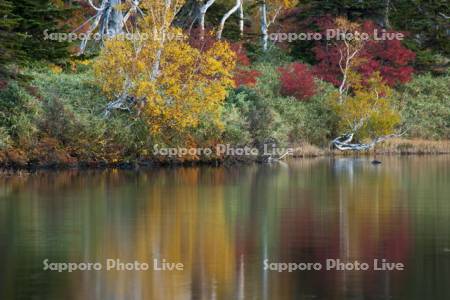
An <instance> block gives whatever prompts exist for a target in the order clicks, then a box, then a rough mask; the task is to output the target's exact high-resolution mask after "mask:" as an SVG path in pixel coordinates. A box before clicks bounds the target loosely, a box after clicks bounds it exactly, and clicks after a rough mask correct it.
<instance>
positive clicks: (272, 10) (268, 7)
mask: <svg viewBox="0 0 450 300" xmlns="http://www.w3.org/2000/svg"><path fill="white" fill-rule="evenodd" d="M296 4H297V0H259V18H260V31H261V40H262V42H261V43H262V49H263V51H267V49H268V46H269V27H270V26H271V25H272V24H273V23H275V21H276V19H277V17H278V16H279V15H280V13H281V12H282V11H283V10H284V9H289V8H292V7H294V6H295V5H296Z"/></svg>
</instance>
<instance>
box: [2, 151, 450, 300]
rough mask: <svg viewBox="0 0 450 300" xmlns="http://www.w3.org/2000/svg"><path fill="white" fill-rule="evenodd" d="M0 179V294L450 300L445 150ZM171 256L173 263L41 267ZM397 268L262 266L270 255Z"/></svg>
mask: <svg viewBox="0 0 450 300" xmlns="http://www.w3.org/2000/svg"><path fill="white" fill-rule="evenodd" d="M382 159H383V164H382V165H380V166H372V165H371V164H370V162H369V161H368V160H366V159H345V158H342V159H336V160H331V159H311V160H306V159H305V160H297V161H291V162H289V163H288V164H275V165H258V166H238V167H230V168H223V167H220V168H212V167H201V168H177V169H160V170H148V171H139V172H137V171H136V172H135V171H116V170H110V171H64V172H40V173H37V174H34V175H30V176H26V177H8V178H0V299H156V300H159V299H161V300H166V299H169V300H170V299H226V300H229V299H255V300H259V299H276V300H278V299H280V300H284V299H408V300H410V299H421V300H425V299H437V300H441V299H442V300H447V299H450V157H448V156H440V157H392V158H388V157H383V158H382ZM108 258H112V259H116V258H117V259H120V260H121V261H123V262H133V261H135V260H137V261H140V262H147V263H149V264H150V266H151V268H152V267H153V266H152V262H153V259H155V258H156V259H160V260H161V259H163V258H164V259H166V260H167V261H170V262H181V263H183V264H184V271H153V270H148V271H140V272H139V271H90V272H80V271H76V272H73V273H67V272H64V273H58V272H54V271H44V270H43V260H45V259H49V261H50V262H101V263H102V264H103V265H104V266H106V264H105V260H106V259H108ZM333 258H335V259H341V260H342V261H355V260H358V261H359V262H368V263H370V264H372V262H373V260H374V259H377V258H378V259H382V258H385V259H387V260H389V261H392V262H401V263H403V264H404V265H405V267H406V270H405V271H390V272H388V271H324V270H322V271H296V272H292V273H289V272H283V273H279V272H276V271H265V270H264V264H263V262H264V260H266V259H267V260H268V261H269V262H297V263H299V262H319V263H322V264H323V265H325V261H326V259H333Z"/></svg>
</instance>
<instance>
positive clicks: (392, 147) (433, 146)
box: [377, 139, 450, 154]
mask: <svg viewBox="0 0 450 300" xmlns="http://www.w3.org/2000/svg"><path fill="white" fill-rule="evenodd" d="M377 153H384V154H447V153H450V141H449V140H444V141H428V140H418V139H414V140H407V139H391V140H387V141H385V142H384V143H383V144H381V145H379V146H378V147H377Z"/></svg>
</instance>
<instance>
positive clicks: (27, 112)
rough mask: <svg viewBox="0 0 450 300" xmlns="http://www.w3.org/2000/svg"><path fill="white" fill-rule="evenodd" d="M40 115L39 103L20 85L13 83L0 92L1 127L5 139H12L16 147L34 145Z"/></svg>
mask: <svg viewBox="0 0 450 300" xmlns="http://www.w3.org/2000/svg"><path fill="white" fill-rule="evenodd" d="M39 114H40V107H39V101H38V100H37V99H36V98H35V97H33V96H31V95H30V94H29V93H28V92H27V91H26V90H25V88H24V87H22V86H21V85H19V83H17V82H11V83H10V84H9V85H8V87H7V88H6V89H4V90H0V127H2V128H3V130H2V131H3V132H4V133H3V135H4V138H5V137H6V136H8V137H10V138H11V139H12V140H13V141H14V142H15V145H16V146H19V147H22V146H28V145H30V144H32V143H33V141H34V140H35V138H36V134H37V127H36V120H37V119H38V117H39ZM10 143H11V142H10Z"/></svg>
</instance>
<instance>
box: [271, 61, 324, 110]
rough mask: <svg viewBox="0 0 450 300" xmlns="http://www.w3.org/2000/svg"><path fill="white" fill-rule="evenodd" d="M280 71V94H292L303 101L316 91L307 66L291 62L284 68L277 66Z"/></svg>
mask: <svg viewBox="0 0 450 300" xmlns="http://www.w3.org/2000/svg"><path fill="white" fill-rule="evenodd" d="M278 71H279V72H280V75H281V76H280V82H281V94H282V95H284V96H293V97H295V98H297V99H298V100H302V101H305V100H307V99H308V98H310V97H311V96H313V95H314V94H315V92H316V85H315V83H314V77H313V74H312V73H311V72H310V70H309V69H308V67H307V66H306V65H304V64H301V63H292V64H290V65H288V66H287V67H285V68H282V67H280V68H278Z"/></svg>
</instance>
